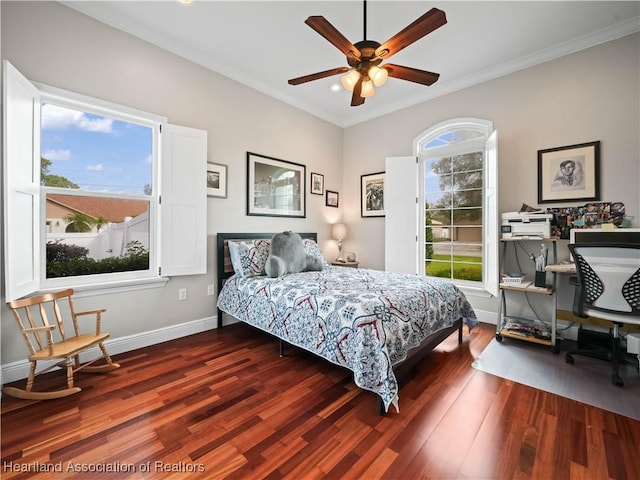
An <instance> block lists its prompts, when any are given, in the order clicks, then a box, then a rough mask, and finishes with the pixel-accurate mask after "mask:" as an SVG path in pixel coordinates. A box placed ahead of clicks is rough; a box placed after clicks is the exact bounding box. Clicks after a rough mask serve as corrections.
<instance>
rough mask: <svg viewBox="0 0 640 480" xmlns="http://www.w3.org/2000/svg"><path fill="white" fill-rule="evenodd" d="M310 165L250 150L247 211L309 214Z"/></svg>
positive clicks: (273, 214)
mask: <svg viewBox="0 0 640 480" xmlns="http://www.w3.org/2000/svg"><path fill="white" fill-rule="evenodd" d="M306 176H307V172H306V167H305V166H304V165H300V164H299V163H293V162H287V161H286V160H280V159H278V158H273V157H267V156H265V155H259V154H257V153H251V152H247V215H261V216H267V217H300V218H304V217H305V216H306V210H305V207H306V202H305V201H306V198H305V190H306V185H305V179H306Z"/></svg>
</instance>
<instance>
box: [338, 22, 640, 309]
mask: <svg viewBox="0 0 640 480" xmlns="http://www.w3.org/2000/svg"><path fill="white" fill-rule="evenodd" d="M389 81H396V80H393V79H390V80H389ZM373 101H375V99H374V100H373ZM454 117H479V118H485V119H488V120H492V121H493V122H494V127H495V128H496V129H497V130H498V132H499V136H498V138H499V142H498V156H499V186H498V192H499V208H500V212H505V211H513V210H518V209H519V208H520V206H521V205H522V203H527V204H529V205H537V198H538V194H537V192H538V190H537V178H538V177H537V175H538V172H537V168H538V167H537V151H538V150H541V149H546V148H552V147H560V146H565V145H573V144H578V143H584V142H591V141H595V140H600V141H601V174H600V182H601V199H602V201H622V202H624V203H625V205H626V207H627V213H628V214H629V215H633V216H635V219H634V226H638V225H640V223H639V221H640V188H638V186H639V185H640V35H639V34H634V35H630V36H627V37H624V38H621V39H618V40H615V41H612V42H608V43H606V44H603V45H600V46H597V47H593V48H590V49H588V50H584V51H581V52H578V53H575V54H572V55H569V56H566V57H563V58H560V59H558V60H555V61H552V62H548V63H546V64H542V65H539V66H536V67H532V68H529V69H526V70H522V71H519V72H516V73H513V74H511V75H508V76H505V77H502V78H498V79H496V80H492V81H488V82H485V83H482V84H479V85H476V86H474V87H471V88H467V89H465V90H461V91H458V92H455V93H451V94H449V95H446V96H443V97H440V98H437V99H434V100H431V101H428V102H425V103H422V104H419V105H416V106H413V107H410V108H407V109H404V110H402V111H398V112H394V113H392V114H389V115H386V116H384V117H381V118H378V119H374V120H371V121H368V122H365V123H361V124H358V125H355V126H352V127H349V128H346V129H345V133H344V150H343V155H344V158H345V170H344V183H343V190H344V191H345V199H344V205H345V208H344V221H345V223H346V224H347V225H348V227H349V238H348V239H347V240H346V241H345V245H344V248H345V250H352V251H354V252H356V254H357V255H358V259H359V260H360V262H361V265H364V266H366V267H370V268H380V269H381V268H384V219H383V218H361V217H360V203H359V202H360V200H359V196H360V191H359V182H360V175H362V174H367V173H373V172H379V171H383V170H384V168H385V163H384V159H385V157H394V156H404V155H413V154H414V152H413V140H414V138H415V137H416V136H417V135H418V134H420V133H421V132H423V131H424V130H426V129H427V128H428V127H429V126H431V125H434V124H436V123H439V122H441V121H444V120H447V119H450V118H454ZM371 139H376V141H372V140H371ZM584 203H585V202H577V203H576V202H573V203H570V202H567V203H562V204H544V205H543V206H544V207H546V206H560V205H582V204H584ZM560 247H561V248H560V250H561V251H562V254H563V255H568V253H567V252H566V246H565V242H561V246H560ZM471 302H472V304H473V305H474V307H476V308H480V309H482V310H493V311H496V308H497V302H495V300H494V299H486V298H484V299H483V298H473V299H471ZM561 306H562V305H561Z"/></svg>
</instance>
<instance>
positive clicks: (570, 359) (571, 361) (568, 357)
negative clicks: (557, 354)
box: [564, 353, 576, 365]
mask: <svg viewBox="0 0 640 480" xmlns="http://www.w3.org/2000/svg"><path fill="white" fill-rule="evenodd" d="M564 361H565V362H567V363H568V364H569V365H573V364H574V363H576V362H575V360H574V359H573V356H572V355H571V354H569V353H567V354H566V355H565V356H564Z"/></svg>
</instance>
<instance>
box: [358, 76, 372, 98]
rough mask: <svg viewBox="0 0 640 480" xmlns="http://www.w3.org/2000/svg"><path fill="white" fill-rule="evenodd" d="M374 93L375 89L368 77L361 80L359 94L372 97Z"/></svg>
mask: <svg viewBox="0 0 640 480" xmlns="http://www.w3.org/2000/svg"><path fill="white" fill-rule="evenodd" d="M375 94H376V91H375V89H374V88H373V82H372V81H371V79H369V78H368V77H367V78H366V79H365V80H364V81H363V82H362V91H361V92H360V96H361V97H363V98H367V97H373V96H374V95H375Z"/></svg>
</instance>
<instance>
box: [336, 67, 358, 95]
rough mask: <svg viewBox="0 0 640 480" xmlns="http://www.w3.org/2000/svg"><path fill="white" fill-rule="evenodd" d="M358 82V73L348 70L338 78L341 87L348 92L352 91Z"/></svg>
mask: <svg viewBox="0 0 640 480" xmlns="http://www.w3.org/2000/svg"><path fill="white" fill-rule="evenodd" d="M358 80H360V73H358V71H357V70H350V71H349V72H347V73H346V74H344V75H343V76H342V77H341V78H340V82H342V86H343V87H344V88H346V89H347V90H349V91H352V90H353V88H354V87H355V86H356V83H357V82H358Z"/></svg>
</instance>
